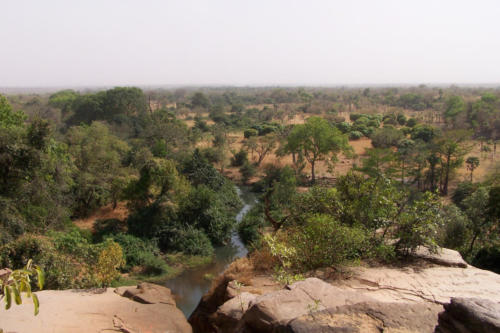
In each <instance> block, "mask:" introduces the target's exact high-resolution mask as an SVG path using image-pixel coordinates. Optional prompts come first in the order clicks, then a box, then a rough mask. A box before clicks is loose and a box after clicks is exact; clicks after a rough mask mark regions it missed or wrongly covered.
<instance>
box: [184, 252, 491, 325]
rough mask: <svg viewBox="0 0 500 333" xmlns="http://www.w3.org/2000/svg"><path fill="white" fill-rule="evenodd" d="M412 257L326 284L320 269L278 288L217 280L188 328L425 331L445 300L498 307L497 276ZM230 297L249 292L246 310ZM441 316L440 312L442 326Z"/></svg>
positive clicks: (440, 257) (458, 262)
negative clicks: (481, 301) (312, 275)
mask: <svg viewBox="0 0 500 333" xmlns="http://www.w3.org/2000/svg"><path fill="white" fill-rule="evenodd" d="M415 255H416V256H418V258H420V259H423V260H415V261H412V262H411V263H409V264H407V265H406V266H403V267H396V266H391V267H387V266H384V267H363V266H358V267H349V276H348V277H346V278H344V279H340V278H337V279H334V280H329V279H330V277H332V276H335V275H336V274H334V273H335V272H329V271H326V270H324V271H323V270H320V271H319V273H320V274H319V276H321V277H322V278H324V279H327V281H328V282H327V281H324V280H320V279H317V278H308V279H306V280H304V281H300V282H296V283H294V284H292V285H290V286H286V287H284V288H283V287H281V288H274V287H270V288H266V287H264V286H263V285H264V284H262V283H261V284H256V283H255V281H256V279H257V276H256V277H253V278H251V280H250V281H251V283H249V285H252V287H251V288H252V289H251V290H250V287H248V288H247V287H245V288H243V287H242V288H239V289H238V288H236V289H235V286H234V285H233V284H232V282H230V281H228V280H227V279H224V280H220V281H219V283H218V284H217V283H216V284H215V285H214V288H213V290H212V292H211V293H210V294H208V295H206V297H204V298H203V300H202V302H200V305H199V307H198V308H197V309H196V310H195V314H194V315H192V316H191V318H190V322H191V323H193V330H194V332H204V333H206V332H238V333H243V332H244V333H250V332H305V331H307V332H309V331H311V332H370V331H374V332H380V331H382V330H383V331H388V332H432V331H433V328H434V327H435V326H436V325H437V318H438V314H439V313H440V312H442V311H443V305H444V304H448V303H450V300H451V298H452V297H455V298H456V297H461V298H482V299H488V300H489V301H491V302H493V303H500V275H498V274H495V273H493V272H490V271H485V270H481V269H477V268H475V267H473V266H468V265H466V264H464V262H463V260H462V258H461V257H460V255H459V254H458V253H457V252H455V251H451V250H446V249H443V250H441V252H440V253H438V254H436V255H435V254H430V253H428V251H427V252H426V250H424V249H419V251H417V253H416V254H415ZM337 277H338V275H337ZM259 278H262V274H260V275H259ZM233 280H234V278H233ZM237 289H238V290H237ZM238 292H241V293H243V292H250V293H251V294H254V295H253V296H252V298H253V297H255V298H253V300H250V304H249V307H248V309H247V310H246V311H239V310H237V303H236V301H235V297H236V296H237V294H238ZM229 300H230V301H229ZM452 304H453V303H452ZM448 307H449V306H448ZM240 308H241V307H240ZM245 308H246V307H243V310H244V309H245ZM495 311H496V312H500V310H496V308H495V310H494V311H493V312H495ZM242 312H244V313H243V315H242V316H241V314H242ZM447 316H448V317H449V316H450V315H449V314H446V315H445V314H443V315H442V317H443V318H444V319H443V320H445V319H446V318H448V317H447ZM491 316H492V314H491V315H490V317H491ZM463 317H464V318H467V317H466V316H463ZM238 318H241V319H239V320H238ZM454 318H455V317H454ZM457 318H458V320H461V319H462V318H461V317H460V316H458V317H457ZM464 320H465V319H464ZM467 320H468V319H467ZM441 321H442V319H440V322H441ZM469 321H470V320H469ZM482 321H484V322H487V321H486V320H482ZM443 322H445V321H443ZM455 322H458V321H455ZM456 327H458V325H455V328H456ZM455 328H454V329H455ZM452 331H453V329H451V330H448V331H443V332H452ZM455 331H456V332H459V333H460V332H461V331H459V330H458V331H457V330H456V329H455ZM463 332H473V331H463ZM499 332H500V331H499Z"/></svg>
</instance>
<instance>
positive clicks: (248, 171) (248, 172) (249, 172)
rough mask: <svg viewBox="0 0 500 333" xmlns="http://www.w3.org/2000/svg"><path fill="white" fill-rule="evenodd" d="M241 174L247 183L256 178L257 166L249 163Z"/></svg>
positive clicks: (246, 163) (241, 169)
mask: <svg viewBox="0 0 500 333" xmlns="http://www.w3.org/2000/svg"><path fill="white" fill-rule="evenodd" d="M240 172H241V180H242V182H243V183H246V182H248V181H249V180H250V178H252V177H253V176H255V174H256V173H257V168H256V167H255V165H253V164H252V163H250V162H248V161H247V162H245V163H244V164H243V165H242V166H241V168H240Z"/></svg>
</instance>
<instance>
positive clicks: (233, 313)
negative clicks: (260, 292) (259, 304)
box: [216, 292, 257, 333]
mask: <svg viewBox="0 0 500 333" xmlns="http://www.w3.org/2000/svg"><path fill="white" fill-rule="evenodd" d="M256 297H257V295H254V294H251V293H247V292H242V293H241V294H238V295H236V296H235V297H233V298H231V299H230V300H229V301H227V302H226V303H224V304H222V305H221V306H220V307H219V309H218V310H217V314H216V316H217V317H216V318H217V321H216V325H217V328H218V330H219V332H228V333H232V332H234V330H235V327H236V326H237V325H238V322H239V321H240V319H241V317H243V314H244V313H245V311H247V310H248V307H249V305H250V303H252V302H253V301H254V300H255V298H256Z"/></svg>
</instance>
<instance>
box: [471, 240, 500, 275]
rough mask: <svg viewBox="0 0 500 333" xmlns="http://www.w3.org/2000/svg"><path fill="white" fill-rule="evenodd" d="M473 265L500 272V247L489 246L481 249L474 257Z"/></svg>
mask: <svg viewBox="0 0 500 333" xmlns="http://www.w3.org/2000/svg"><path fill="white" fill-rule="evenodd" d="M472 265H474V266H476V267H478V268H482V269H487V270H489V271H492V272H495V273H498V274H500V249H499V247H498V246H488V247H483V248H482V249H480V250H479V251H478V252H477V254H476V256H475V257H474V259H473V260H472Z"/></svg>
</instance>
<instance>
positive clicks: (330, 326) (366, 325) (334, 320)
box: [286, 302, 442, 333]
mask: <svg viewBox="0 0 500 333" xmlns="http://www.w3.org/2000/svg"><path fill="white" fill-rule="evenodd" d="M440 310H442V306H440V305H436V304H425V303H415V304H407V305H405V306H401V304H399V303H380V302H363V303H357V304H354V305H344V306H339V307H336V308H330V309H326V310H322V311H317V312H311V313H309V314H306V315H303V316H301V317H298V318H296V319H294V320H292V321H291V322H290V323H289V324H288V325H287V328H286V331H287V332H290V333H305V332H308V333H309V332H311V333H314V332H318V333H319V332H321V333H327V332H332V333H333V332H363V333H365V332H366V333H372V332H373V333H379V332H386V331H388V332H391V331H396V332H408V333H409V332H415V333H426V332H428V333H431V332H433V331H434V326H435V325H434V323H435V322H436V320H437V313H438V312H439V311H440Z"/></svg>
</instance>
